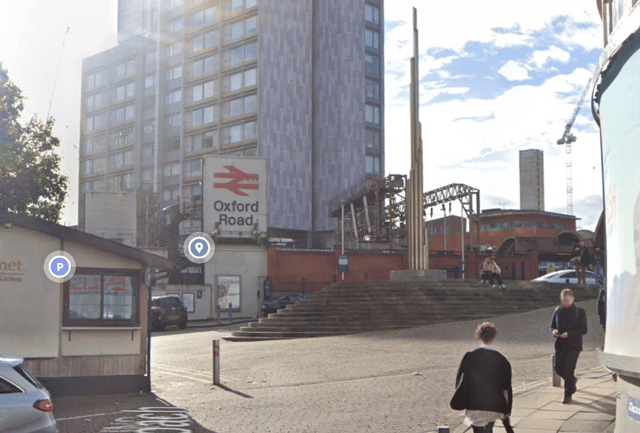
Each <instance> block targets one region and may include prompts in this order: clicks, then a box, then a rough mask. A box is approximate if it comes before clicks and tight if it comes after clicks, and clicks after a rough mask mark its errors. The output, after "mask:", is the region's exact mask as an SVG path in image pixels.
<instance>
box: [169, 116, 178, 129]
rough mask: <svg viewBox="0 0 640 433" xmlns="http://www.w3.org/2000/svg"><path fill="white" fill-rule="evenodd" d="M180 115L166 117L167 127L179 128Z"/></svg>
mask: <svg viewBox="0 0 640 433" xmlns="http://www.w3.org/2000/svg"><path fill="white" fill-rule="evenodd" d="M180 119H181V117H180V115H179V114H172V115H170V116H167V126H169V127H176V128H177V127H179V126H180Z"/></svg>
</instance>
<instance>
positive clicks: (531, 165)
mask: <svg viewBox="0 0 640 433" xmlns="http://www.w3.org/2000/svg"><path fill="white" fill-rule="evenodd" d="M520 209H522V210H541V211H543V210H544V154H543V152H542V151H541V150H538V149H527V150H521V151H520Z"/></svg>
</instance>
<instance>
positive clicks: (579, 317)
mask: <svg viewBox="0 0 640 433" xmlns="http://www.w3.org/2000/svg"><path fill="white" fill-rule="evenodd" d="M560 301H561V303H562V305H561V306H559V307H558V308H556V309H555V311H554V312H553V316H552V317H551V327H550V329H551V333H552V335H553V338H555V339H556V341H555V355H554V357H553V369H554V370H555V372H556V373H558V375H559V376H560V377H562V378H563V379H564V399H563V400H562V403H563V404H567V403H571V396H572V395H573V394H575V392H576V390H577V388H576V381H577V380H578V379H577V378H576V377H575V371H576V364H577V363H578V356H580V352H581V351H582V336H583V335H585V334H586V333H587V313H586V312H585V311H584V309H583V308H580V307H578V306H576V305H575V297H574V296H573V291H572V290H571V289H564V290H563V291H562V292H561V293H560Z"/></svg>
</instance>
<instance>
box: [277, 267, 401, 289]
mask: <svg viewBox="0 0 640 433" xmlns="http://www.w3.org/2000/svg"><path fill="white" fill-rule="evenodd" d="M392 270H393V269H371V270H365V271H363V270H357V271H347V272H345V273H344V281H381V280H388V279H389V278H390V276H391V271H392ZM338 281H342V273H339V272H338V273H335V274H334V273H331V272H323V273H316V274H306V275H284V276H280V277H275V278H272V279H271V283H272V288H273V291H274V292H282V293H313V292H319V291H321V290H322V289H323V288H325V287H328V286H330V285H331V284H333V283H336V282H338Z"/></svg>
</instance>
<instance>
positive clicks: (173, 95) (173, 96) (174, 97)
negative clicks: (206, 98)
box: [164, 90, 182, 105]
mask: <svg viewBox="0 0 640 433" xmlns="http://www.w3.org/2000/svg"><path fill="white" fill-rule="evenodd" d="M180 101H182V90H174V91H173V92H169V93H167V95H166V96H165V97H164V102H165V104H167V105H168V104H175V103H177V102H180Z"/></svg>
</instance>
